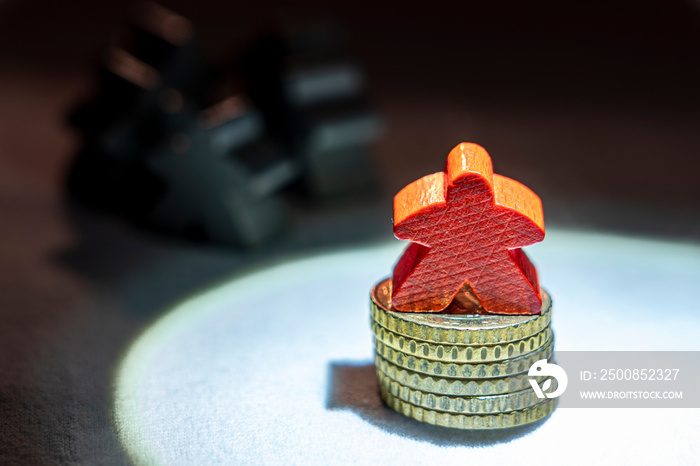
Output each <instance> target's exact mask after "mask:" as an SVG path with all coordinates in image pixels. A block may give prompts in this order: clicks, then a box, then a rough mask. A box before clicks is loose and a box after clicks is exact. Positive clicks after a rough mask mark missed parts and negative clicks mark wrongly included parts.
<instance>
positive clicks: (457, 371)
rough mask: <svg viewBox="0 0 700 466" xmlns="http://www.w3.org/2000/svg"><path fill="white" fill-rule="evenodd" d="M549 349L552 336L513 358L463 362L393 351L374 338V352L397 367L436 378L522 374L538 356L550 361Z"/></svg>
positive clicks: (485, 377) (477, 377) (482, 377)
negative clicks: (444, 360)
mask: <svg viewBox="0 0 700 466" xmlns="http://www.w3.org/2000/svg"><path fill="white" fill-rule="evenodd" d="M553 348H554V340H553V339H552V340H550V341H549V342H547V343H546V344H545V345H544V346H542V348H540V349H538V350H537V351H534V352H532V353H527V354H524V355H522V356H518V357H517V358H513V359H506V360H504V361H499V362H490V363H476V364H463V363H450V362H441V361H431V360H429V359H422V358H418V357H416V356H411V355H409V354H405V353H402V352H401V351H396V350H395V349H393V348H390V347H388V346H386V345H385V344H384V343H382V342H381V341H379V340H375V349H376V353H377V354H378V355H379V356H381V357H382V358H383V359H385V360H386V361H389V362H391V363H392V364H395V365H396V366H398V367H402V368H404V369H409V370H412V371H415V372H420V373H423V374H428V375H435V376H438V377H447V378H464V379H490V378H496V377H505V376H510V375H515V374H522V373H525V372H527V371H528V370H529V369H530V366H532V365H533V364H534V363H535V362H536V361H539V360H540V359H547V360H550V359H551V358H552V350H553Z"/></svg>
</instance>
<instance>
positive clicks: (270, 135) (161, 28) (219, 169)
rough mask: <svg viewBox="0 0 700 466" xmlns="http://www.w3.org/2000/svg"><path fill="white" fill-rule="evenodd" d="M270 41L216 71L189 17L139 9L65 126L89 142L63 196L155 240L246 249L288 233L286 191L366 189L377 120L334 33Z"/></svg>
mask: <svg viewBox="0 0 700 466" xmlns="http://www.w3.org/2000/svg"><path fill="white" fill-rule="evenodd" d="M277 29H278V30H273V31H272V32H269V33H266V34H264V35H263V36H262V37H261V38H260V39H258V40H257V42H255V45H253V46H251V47H250V48H249V50H248V51H246V52H245V53H244V54H243V55H244V56H243V57H242V58H241V59H240V60H238V59H236V60H232V61H231V62H230V63H226V64H224V65H219V66H213V65H211V64H209V63H208V62H207V60H205V59H204V56H203V54H202V51H201V49H200V47H199V46H198V44H197V42H196V40H195V37H194V34H193V27H192V25H191V23H190V22H189V21H188V20H187V19H186V18H184V17H182V16H180V15H177V14H175V13H173V12H171V11H169V10H167V9H165V8H163V7H161V6H159V5H156V4H154V3H150V2H149V3H144V4H142V5H140V7H139V8H138V9H137V12H136V14H135V16H134V20H133V24H132V25H131V30H130V34H129V40H128V41H126V42H125V44H124V45H123V46H122V47H112V48H111V49H110V50H109V51H108V52H107V54H106V59H105V61H104V63H103V64H102V66H101V68H100V74H99V79H100V86H101V87H100V90H99V91H98V93H97V95H96V96H95V97H94V98H93V99H92V100H91V101H90V102H88V103H86V104H85V105H83V106H82V107H80V108H79V109H78V110H77V111H75V112H74V113H73V114H72V116H71V118H70V119H71V122H72V124H73V125H74V126H75V127H76V128H77V129H78V130H79V131H80V132H81V134H82V135H83V139H84V140H83V145H82V148H81V149H80V151H79V153H78V155H77V158H76V160H75V162H74V164H73V167H72V169H71V170H70V173H69V176H68V186H69V190H70V192H71V194H73V195H74V196H75V197H76V198H77V199H79V200H81V201H83V202H85V203H86V204H88V205H91V206H93V207H96V208H99V209H105V210H109V211H112V212H116V213H118V214H121V215H123V216H126V217H127V218H130V219H132V220H134V221H137V222H139V223H141V224H144V225H147V226H149V227H152V228H155V229H157V230H160V231H165V232H170V233H174V234H177V235H181V236H187V237H190V238H196V239H200V240H211V241H215V242H219V243H224V244H233V245H239V246H254V245H256V244H259V243H262V242H264V241H265V240H267V239H269V238H270V237H272V236H273V235H275V234H276V233H277V232H278V231H279V230H280V229H281V228H282V227H283V226H284V224H285V218H286V215H287V214H286V209H285V206H284V205H283V201H282V198H281V196H280V192H281V190H283V189H284V188H285V187H287V186H290V185H292V184H295V183H297V184H301V186H302V188H303V190H304V191H305V192H306V193H307V194H308V195H310V196H311V198H320V199H333V198H336V197H338V196H341V195H343V194H351V195H352V194H354V193H358V192H362V191H364V190H366V189H367V188H368V187H369V188H371V187H373V186H374V184H375V180H374V176H373V173H372V167H371V163H370V155H369V151H370V148H371V145H372V144H373V143H374V142H375V141H376V139H377V137H378V135H379V126H380V125H379V120H378V117H377V115H376V114H375V112H374V111H373V110H372V109H371V107H370V106H369V104H368V102H367V99H366V97H365V86H364V76H363V74H362V73H361V71H360V70H359V67H358V66H357V65H356V64H354V63H353V62H351V61H349V60H348V59H347V58H346V57H345V56H344V54H343V52H342V41H341V40H340V35H339V33H338V32H337V29H336V28H334V27H328V26H326V25H324V26H321V27H318V26H315V25H312V26H310V27H309V26H306V27H302V28H300V29H296V30H294V31H291V30H290V29H289V27H286V26H280V27H279V28H277Z"/></svg>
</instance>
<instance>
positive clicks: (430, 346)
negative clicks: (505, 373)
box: [372, 322, 552, 363]
mask: <svg viewBox="0 0 700 466" xmlns="http://www.w3.org/2000/svg"><path fill="white" fill-rule="evenodd" d="M372 333H373V334H374V337H375V339H376V340H378V341H381V342H382V343H384V344H385V345H386V346H389V347H390V348H393V349H395V350H398V351H401V352H402V353H406V354H409V355H412V356H417V357H419V358H423V359H431V360H433V361H442V362H461V363H467V362H489V361H503V360H505V359H510V358H512V357H513V355H514V354H523V353H526V352H533V351H535V350H537V349H538V348H540V347H542V346H543V345H544V344H545V343H546V342H547V341H548V340H549V339H550V338H551V335H552V330H551V328H550V327H549V326H548V327H546V328H545V329H543V330H542V331H540V332H539V333H536V334H535V335H532V336H531V337H528V338H526V339H524V340H519V341H511V342H507V343H501V344H495V345H484V346H464V345H449V344H439V343H431V342H427V341H422V340H416V339H413V338H409V337H407V336H404V335H399V334H397V333H394V332H392V331H390V330H388V329H386V328H384V327H382V326H381V325H378V324H377V323H376V322H372Z"/></svg>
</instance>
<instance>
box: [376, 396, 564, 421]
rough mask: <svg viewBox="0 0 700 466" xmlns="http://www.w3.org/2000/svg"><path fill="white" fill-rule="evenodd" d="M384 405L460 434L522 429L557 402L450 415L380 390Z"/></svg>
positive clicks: (542, 417)
mask: <svg viewBox="0 0 700 466" xmlns="http://www.w3.org/2000/svg"><path fill="white" fill-rule="evenodd" d="M379 393H380V396H381V397H382V399H383V400H384V403H386V405H387V406H388V407H390V408H391V409H393V410H394V411H396V412H398V413H400V414H403V415H404V416H407V417H410V418H413V419H415V420H417V421H420V422H424V423H426V424H432V425H436V426H441V427H449V428H453V429H463V430H491V429H506V428H510V427H518V426H524V425H526V424H530V423H532V422H536V421H539V420H540V419H544V418H545V417H547V416H548V415H550V414H551V413H552V412H553V411H554V409H555V408H556V406H557V398H547V399H545V400H544V401H542V402H541V403H539V404H537V405H535V406H532V407H530V408H527V409H523V410H521V411H512V412H510V413H499V414H471V415H470V414H452V413H444V412H440V411H435V410H430V409H425V408H421V407H420V406H414V405H412V404H411V403H406V402H405V401H403V400H401V399H399V398H396V397H394V396H392V395H391V394H390V393H388V392H387V391H386V390H383V389H382V388H381V387H380V390H379Z"/></svg>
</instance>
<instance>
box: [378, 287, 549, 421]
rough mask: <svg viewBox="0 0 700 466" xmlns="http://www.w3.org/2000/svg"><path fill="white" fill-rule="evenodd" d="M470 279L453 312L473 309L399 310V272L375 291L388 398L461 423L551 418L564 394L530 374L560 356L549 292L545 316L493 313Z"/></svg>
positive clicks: (410, 410)
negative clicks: (547, 393)
mask: <svg viewBox="0 0 700 466" xmlns="http://www.w3.org/2000/svg"><path fill="white" fill-rule="evenodd" d="M466 286H467V290H466V291H465V289H464V288H463V290H461V291H460V294H459V295H458V298H459V299H455V301H453V304H452V305H451V306H450V308H448V309H447V312H455V306H456V307H458V308H461V310H462V311H463V310H467V311H469V312H472V313H471V314H457V313H454V314H449V313H448V314H445V313H440V314H434V313H413V312H396V311H395V310H393V309H392V307H391V279H387V280H384V281H383V282H381V283H379V284H378V285H377V286H376V287H375V288H374V289H373V290H372V293H371V302H370V307H371V325H372V332H373V333H374V347H375V352H376V355H375V358H376V359H375V362H376V370H377V378H378V380H379V389H380V393H381V396H382V399H383V400H384V402H385V403H386V404H387V405H388V406H389V407H391V408H392V409H394V410H396V411H398V412H400V413H402V414H404V415H406V416H409V417H412V418H415V419H417V420H419V421H422V422H427V423H429V424H436V425H440V426H444V427H453V428H458V429H499V428H506V427H515V426H520V425H524V424H528V423H530V422H534V421H537V420H539V419H542V418H544V417H546V416H547V415H549V414H550V413H551V412H552V411H553V410H554V408H555V407H556V401H557V400H556V398H544V399H540V398H538V397H537V395H536V393H535V391H534V390H533V388H532V386H531V384H530V379H533V380H535V381H537V382H538V383H541V382H542V380H540V378H537V377H530V376H528V370H529V369H530V366H531V365H532V364H533V363H535V362H536V361H539V360H541V359H547V360H551V357H552V351H553V347H554V335H553V333H552V330H551V327H550V322H551V315H552V302H551V300H550V297H549V295H548V294H547V293H545V292H544V291H543V292H542V311H541V313H540V314H539V315H524V316H516V315H488V314H485V313H484V312H483V308H481V307H480V305H479V304H478V300H476V299H475V297H474V295H473V292H471V293H470V291H471V289H470V288H468V285H466ZM460 297H461V298H460ZM465 298H466V299H465ZM459 311H460V310H459V309H457V312H459Z"/></svg>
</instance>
